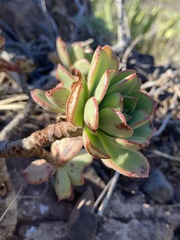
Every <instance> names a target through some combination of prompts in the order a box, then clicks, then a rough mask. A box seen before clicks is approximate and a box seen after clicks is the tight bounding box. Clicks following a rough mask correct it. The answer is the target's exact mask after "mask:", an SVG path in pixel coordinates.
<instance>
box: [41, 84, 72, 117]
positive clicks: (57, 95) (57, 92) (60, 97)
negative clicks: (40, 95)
mask: <svg viewBox="0 0 180 240" xmlns="http://www.w3.org/2000/svg"><path fill="white" fill-rule="evenodd" d="M45 95H46V98H47V99H48V100H49V101H50V102H51V103H52V104H53V105H56V106H57V107H59V108H61V109H62V112H63V113H65V109H66V102H67V100H68V97H69V95H70V91H69V89H67V88H64V87H55V88H53V89H50V90H49V91H46V92H45Z"/></svg>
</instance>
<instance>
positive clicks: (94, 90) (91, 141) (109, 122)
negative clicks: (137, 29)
mask: <svg viewBox="0 0 180 240" xmlns="http://www.w3.org/2000/svg"><path fill="white" fill-rule="evenodd" d="M118 69H119V63H118V60H117V58H116V56H115V55H114V54H113V52H112V50H111V48H110V47H109V46H104V47H98V48H97V49H96V51H95V53H94V55H93V58H92V61H91V66H90V69H89V72H88V76H87V79H85V77H84V76H83V75H82V74H81V73H80V72H79V71H77V70H74V71H72V72H71V73H70V72H68V71H67V70H66V69H65V68H64V67H63V66H62V65H59V66H58V69H57V79H58V80H60V81H61V86H60V87H56V88H54V89H52V90H50V91H47V92H44V91H41V90H34V91H33V92H32V97H33V98H34V100H35V101H36V102H37V103H39V104H40V105H41V106H42V107H44V108H45V109H47V110H50V111H53V112H56V113H62V114H64V115H66V118H67V121H69V122H71V123H72V124H74V125H75V126H77V127H82V128H83V144H84V147H85V148H86V150H87V151H88V152H89V153H90V154H91V155H92V156H93V157H94V158H98V159H99V158H100V159H101V160H102V161H103V163H104V164H105V165H106V166H108V167H111V168H113V169H115V170H116V171H118V172H120V173H122V174H123V175H126V176H130V177H147V176H148V172H149V164H148V161H147V159H146V158H145V157H144V156H143V155H142V153H140V152H139V150H140V149H142V148H144V147H146V146H147V145H148V144H149V139H150V138H151V136H152V135H153V133H154V131H155V130H154V128H153V126H152V123H151V116H152V114H153V111H154V108H155V105H156V103H155V101H154V100H153V99H151V98H150V97H149V96H148V95H147V94H146V93H144V92H142V91H141V90H140V87H141V80H140V79H139V77H138V76H137V73H136V72H135V71H133V70H126V71H119V70H118Z"/></svg>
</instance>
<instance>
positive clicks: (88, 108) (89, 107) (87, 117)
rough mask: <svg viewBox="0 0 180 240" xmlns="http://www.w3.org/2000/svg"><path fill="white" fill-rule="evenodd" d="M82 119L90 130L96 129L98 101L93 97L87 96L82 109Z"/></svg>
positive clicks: (97, 124) (97, 123)
mask: <svg viewBox="0 0 180 240" xmlns="http://www.w3.org/2000/svg"><path fill="white" fill-rule="evenodd" d="M84 121H85V123H86V125H87V126H88V127H89V128H90V129H91V130H92V131H96V130H97V129H98V126H99V109H98V102H97V100H96V98H95V97H91V98H89V99H88V101H87V102H86V105H85V109H84Z"/></svg>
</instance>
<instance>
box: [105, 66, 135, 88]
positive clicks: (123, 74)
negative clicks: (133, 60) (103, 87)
mask: <svg viewBox="0 0 180 240" xmlns="http://www.w3.org/2000/svg"><path fill="white" fill-rule="evenodd" d="M134 73H136V71H134V70H131V69H130V70H124V71H120V72H118V73H117V74H116V75H115V76H114V77H113V78H112V80H111V83H110V85H109V87H112V86H113V85H115V84H116V83H118V82H120V81H122V80H124V79H125V78H127V77H128V76H130V75H132V74H134Z"/></svg>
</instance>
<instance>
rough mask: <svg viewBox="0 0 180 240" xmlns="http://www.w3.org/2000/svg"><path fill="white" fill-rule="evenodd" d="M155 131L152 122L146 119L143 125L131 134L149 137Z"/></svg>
mask: <svg viewBox="0 0 180 240" xmlns="http://www.w3.org/2000/svg"><path fill="white" fill-rule="evenodd" d="M155 131H156V130H155V128H154V127H153V125H152V123H151V122H150V121H148V122H147V123H145V124H144V125H143V126H141V127H139V128H137V129H135V130H134V134H133V136H134V137H142V138H147V139H150V138H151V137H152V136H153V134H154V132H155Z"/></svg>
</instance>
